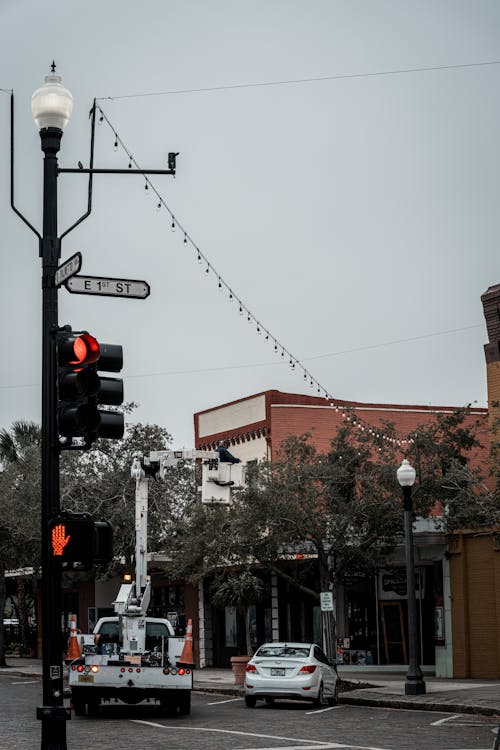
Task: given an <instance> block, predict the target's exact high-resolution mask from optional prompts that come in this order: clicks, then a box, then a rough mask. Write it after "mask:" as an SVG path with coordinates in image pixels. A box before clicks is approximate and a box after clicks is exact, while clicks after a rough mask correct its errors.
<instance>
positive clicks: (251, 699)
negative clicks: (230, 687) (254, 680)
mask: <svg viewBox="0 0 500 750" xmlns="http://www.w3.org/2000/svg"><path fill="white" fill-rule="evenodd" d="M256 703H257V698H256V697H255V695H245V706H246V707H247V708H255V704H256Z"/></svg>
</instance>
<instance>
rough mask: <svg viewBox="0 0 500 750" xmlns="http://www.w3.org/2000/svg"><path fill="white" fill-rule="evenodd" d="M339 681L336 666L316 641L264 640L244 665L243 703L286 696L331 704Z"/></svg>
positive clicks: (291, 698) (334, 701)
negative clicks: (275, 641) (277, 641)
mask: <svg viewBox="0 0 500 750" xmlns="http://www.w3.org/2000/svg"><path fill="white" fill-rule="evenodd" d="M339 682H340V678H339V676H338V673H337V667H336V666H335V664H331V663H330V662H329V661H328V659H327V657H326V655H325V653H324V652H323V651H322V649H321V648H320V647H319V646H317V645H316V644H315V643H264V644H263V645H262V646H260V648H259V649H257V651H256V653H255V654H254V656H253V657H252V658H251V659H250V661H249V662H248V664H247V667H246V672H245V684H244V688H245V703H246V705H247V707H248V708H255V704H256V702H257V699H258V698H261V699H263V700H265V701H266V702H267V703H273V701H274V699H275V698H286V699H288V700H309V701H313V702H314V703H315V704H316V705H317V706H321V705H323V704H325V703H327V704H328V705H329V706H334V705H335V704H336V703H337V699H338V693H339Z"/></svg>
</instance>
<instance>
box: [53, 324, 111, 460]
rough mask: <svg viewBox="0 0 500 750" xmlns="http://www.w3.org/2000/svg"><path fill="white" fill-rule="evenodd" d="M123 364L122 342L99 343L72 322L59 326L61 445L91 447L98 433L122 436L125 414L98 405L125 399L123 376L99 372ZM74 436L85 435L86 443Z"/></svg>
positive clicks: (59, 429)
mask: <svg viewBox="0 0 500 750" xmlns="http://www.w3.org/2000/svg"><path fill="white" fill-rule="evenodd" d="M122 366H123V350H122V347H121V346H119V345H116V344H100V343H99V342H98V341H97V339H96V338H94V336H91V335H90V334H89V333H88V332H87V331H72V330H71V327H70V326H65V328H63V329H61V330H59V332H58V334H57V367H58V431H59V435H60V436H61V437H62V438H64V441H63V442H62V443H61V447H62V448H71V447H84V448H89V447H90V445H91V444H92V443H93V442H94V440H96V439H97V438H98V437H101V438H110V439H119V438H121V437H123V433H124V417H123V414H121V413H120V412H116V411H107V410H103V409H100V408H99V406H100V405H108V406H119V405H120V404H121V403H123V380H121V379H119V378H110V377H104V376H102V375H101V374H100V372H99V371H100V370H103V371H105V372H120V370H121V369H122ZM73 438H80V439H83V441H84V445H83V446H75V445H74V443H73Z"/></svg>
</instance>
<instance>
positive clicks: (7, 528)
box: [0, 421, 41, 665]
mask: <svg viewBox="0 0 500 750" xmlns="http://www.w3.org/2000/svg"><path fill="white" fill-rule="evenodd" d="M40 446H41V434H40V428H39V427H38V425H37V424H35V423H34V422H26V421H17V422H14V423H13V425H12V428H11V429H10V430H5V429H3V430H0V461H1V463H2V465H3V471H2V472H1V473H0V508H1V511H2V514H1V518H2V523H1V526H0V582H1V583H0V612H1V613H2V621H1V623H0V664H3V665H5V642H4V629H3V612H4V609H5V600H6V588H5V572H6V570H8V569H10V568H26V567H34V568H35V570H36V569H37V568H38V566H39V559H40V558H39V543H40V486H39V480H38V475H39V470H40ZM17 586H18V614H19V624H20V630H21V638H22V642H23V647H24V650H25V651H26V650H28V648H29V640H30V639H29V628H28V614H27V609H26V606H24V603H25V601H26V598H25V596H24V580H23V579H22V578H19V579H18V580H17Z"/></svg>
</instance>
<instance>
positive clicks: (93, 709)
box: [87, 701, 99, 716]
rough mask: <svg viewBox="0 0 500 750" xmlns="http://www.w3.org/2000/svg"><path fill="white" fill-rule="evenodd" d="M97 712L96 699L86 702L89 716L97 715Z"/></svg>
mask: <svg viewBox="0 0 500 750" xmlns="http://www.w3.org/2000/svg"><path fill="white" fill-rule="evenodd" d="M98 713H99V703H98V702H97V701H92V703H87V714H88V715H89V716H97V714H98Z"/></svg>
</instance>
